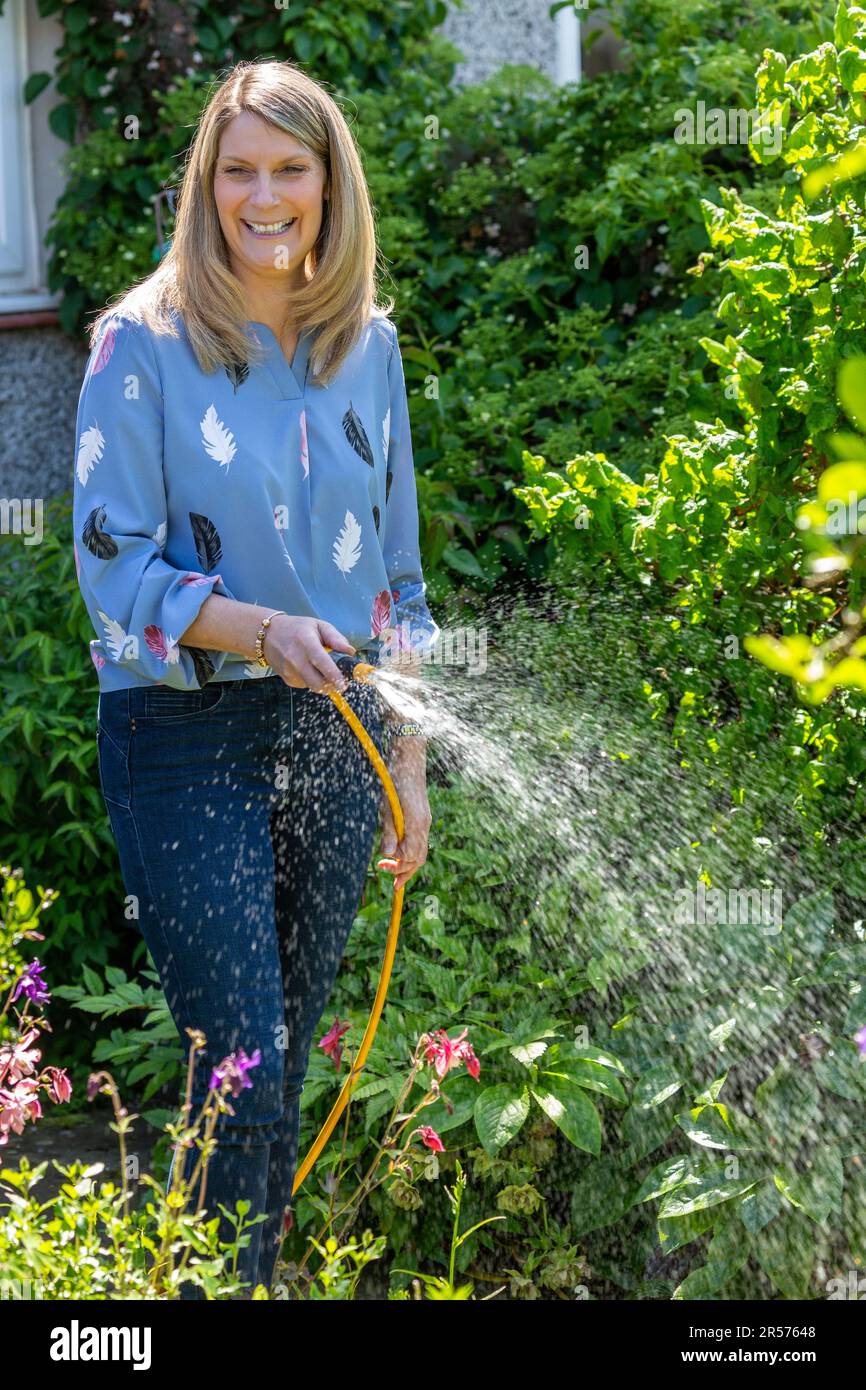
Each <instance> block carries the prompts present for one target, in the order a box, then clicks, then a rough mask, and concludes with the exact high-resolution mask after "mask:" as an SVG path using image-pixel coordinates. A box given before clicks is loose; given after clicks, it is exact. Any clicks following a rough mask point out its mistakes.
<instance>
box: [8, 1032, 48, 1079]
mask: <svg viewBox="0 0 866 1390" xmlns="http://www.w3.org/2000/svg"><path fill="white" fill-rule="evenodd" d="M38 1037H39V1029H38V1028H32V1029H31V1030H30V1032H29V1033H27V1034H25V1036H24V1037H23V1038H19V1039H18V1042H17V1043H4V1044H3V1046H2V1047H0V1082H2V1083H3V1084H4V1085H8V1084H9V1083H10V1082H15V1081H19V1080H20V1079H21V1077H23V1076H31V1075H32V1074H33V1073H34V1072H35V1071H36V1064H37V1062H38V1061H39V1059H40V1058H41V1056H42V1053H41V1051H40V1049H39V1048H38V1047H31V1046H30V1044H31V1043H32V1042H33V1039H34V1038H38Z"/></svg>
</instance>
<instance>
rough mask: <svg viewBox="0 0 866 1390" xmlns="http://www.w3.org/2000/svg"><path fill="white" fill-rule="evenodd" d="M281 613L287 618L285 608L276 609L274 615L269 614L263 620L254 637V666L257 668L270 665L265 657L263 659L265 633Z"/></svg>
mask: <svg viewBox="0 0 866 1390" xmlns="http://www.w3.org/2000/svg"><path fill="white" fill-rule="evenodd" d="M281 613H282V614H283V616H284V617H286V618H287V617H288V616H289V615H288V613H287V612H286V610H285V608H278V609H277V610H276V612H275V613H269V614H268V616H267V617H266V618H265V619H264V621H263V622H262V625H261V627H260V628H259V633H258V636H257V637H256V664H257V665H258V666H269V665H270V662H269V661H268V660H267V659H266V657H265V647H264V642H265V633H266V632H267V630H268V628H269V627H270V625H271V623H272V622H273V620H274V618H278V617H279V616H280V614H281Z"/></svg>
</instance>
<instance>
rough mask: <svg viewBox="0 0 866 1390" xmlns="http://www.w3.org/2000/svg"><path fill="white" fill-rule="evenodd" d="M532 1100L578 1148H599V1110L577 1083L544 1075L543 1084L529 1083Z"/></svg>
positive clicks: (599, 1150)
mask: <svg viewBox="0 0 866 1390" xmlns="http://www.w3.org/2000/svg"><path fill="white" fill-rule="evenodd" d="M531 1090H532V1094H533V1096H534V1097H535V1100H536V1101H537V1102H538V1104H539V1105H540V1106H541V1108H542V1110H543V1111H544V1113H545V1115H547V1117H548V1119H551V1120H553V1123H554V1124H555V1125H557V1126H558V1127H559V1129H561V1130H562V1132H563V1134H564V1135H565V1137H566V1139H569V1140H570V1141H571V1143H572V1144H574V1145H575V1146H576V1147H577V1148H578V1149H584V1150H586V1152H587V1153H591V1154H598V1153H600V1152H601V1121H600V1119H599V1117H598V1111H597V1110H596V1108H595V1106H594V1105H593V1103H592V1101H591V1100H590V1099H589V1097H588V1096H587V1095H586V1094H585V1093H584V1091H583V1090H582V1089H581V1087H580V1086H576V1085H575V1084H574V1083H573V1082H571V1081H565V1080H563V1079H561V1078H558V1077H557V1078H552V1077H546V1078H545V1085H544V1088H543V1089H542V1087H541V1086H538V1087H535V1086H533V1087H531Z"/></svg>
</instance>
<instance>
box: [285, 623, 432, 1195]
mask: <svg viewBox="0 0 866 1390" xmlns="http://www.w3.org/2000/svg"><path fill="white" fill-rule="evenodd" d="M326 650H328V651H329V650H330V648H326ZM374 670H375V667H373V666H369V665H367V664H366V663H363V662H359V663H358V664H357V665H356V666H355V667H354V668H353V670H352V677H353V678H354V679H355V680H362V681H366V680H367V679H368V677H369V675H370V673H371V672H372V671H374ZM324 693H325V694H326V695H329V696H330V698H331V699H332V700H333V702H334V704H335V705H336V706H337V709H338V710H339V711H340V713H341V714H342V716H343V718H344V719H345V720H346V722H347V723H348V724H349V725H350V726H351V728H352V729H353V730H354V732H355V733H356V734H357V736H358V738H359V739H360V741H361V744H362V746H363V748H364V749H365V751H366V753H367V756H368V757H369V759H370V762H371V763H372V764H373V766H374V768H375V769H376V771H377V772H378V774H379V776H380V778H381V779H382V785H383V786H384V788H385V794H386V796H387V797H388V802H389V804H390V806H391V814H392V816H393V817H394V829H395V830H396V832H397V843H398V844H399V843H400V841H401V840H402V838H403V834H404V829H405V827H404V823H403V808H402V806H401V805H400V800H399V798H398V796H397V791H396V789H395V787H394V783H393V781H392V780H391V774H390V772H389V771H388V769H387V767H386V766H385V764H384V762H383V760H382V758H381V756H380V754H379V750H378V748H377V747H376V745H375V743H374V742H373V740H372V739H371V738H370V735H369V734H368V733H367V730H366V729H365V728H364V726H363V724H362V723H361V721H360V719H359V718H358V716H357V715H356V714H355V711H354V710H353V709H352V708H351V707H350V706H349V705H348V704H347V703H346V701H345V700H344V699H343V697H342V695H340V694H339V693H338V692H337V691H331V690H327V691H325V692H324ZM404 890H405V884H401V886H400V887H399V888H398V889H396V890H395V892H394V903H393V906H392V908H391V921H390V923H389V926H388V939H387V941H386V943H385V959H384V961H383V962H382V970H381V972H380V974H379V986H378V988H377V990H376V998H375V1000H374V1001H373V1011H372V1013H371V1014H370V1018H369V1021H368V1023H367V1027H366V1029H365V1032H364V1036H363V1038H362V1039H361V1046H360V1047H359V1048H358V1052H357V1055H356V1057H355V1060H354V1063H353V1064H352V1068H351V1070H350V1072H349V1075H348V1076H347V1077H346V1080H345V1082H344V1083H343V1089H342V1091H341V1092H340V1094H339V1096H338V1097H337V1099H336V1101H335V1103H334V1107H333V1109H332V1111H331V1113H330V1115H329V1116H328V1118H327V1120H326V1121H325V1123H324V1124H323V1125H322V1128H321V1129H320V1130H319V1133H318V1135H317V1136H316V1140H315V1143H314V1144H313V1146H312V1148H311V1149H310V1151H309V1153H308V1154H307V1156H306V1158H305V1159H304V1161H303V1163H302V1164H301V1165H300V1166H299V1168H298V1170H297V1172H296V1174H295V1181H294V1184H293V1186H292V1196H293V1197H294V1195H295V1193H296V1192H297V1190H298V1188H299V1187H300V1186H301V1183H302V1182H303V1181H304V1178H305V1177H306V1176H307V1174H308V1173H309V1171H310V1169H311V1168H312V1166H313V1164H314V1163H315V1162H316V1159H317V1158H318V1157H319V1154H320V1153H321V1152H322V1149H323V1148H324V1147H325V1145H326V1144H327V1142H328V1139H329V1137H330V1135H331V1131H332V1130H333V1128H334V1125H335V1124H336V1123H337V1121H338V1120H339V1118H340V1116H341V1114H342V1113H343V1111H344V1110H345V1108H346V1106H347V1104H348V1102H349V1096H350V1095H351V1093H352V1091H353V1090H354V1088H355V1086H356V1085H357V1082H358V1077H359V1076H360V1074H361V1070H362V1068H363V1066H364V1062H365V1061H366V1060H367V1053H368V1052H369V1051H370V1048H371V1047H372V1045H373V1039H374V1037H375V1036H376V1029H377V1028H378V1026H379V1018H380V1017H381V1014H382V1009H383V1008H384V1005H385V996H386V994H387V993H388V983H389V981H390V979H391V969H392V966H393V964H394V956H395V955H396V952H397V937H398V935H399V932H400V917H401V914H402V912H403V893H404Z"/></svg>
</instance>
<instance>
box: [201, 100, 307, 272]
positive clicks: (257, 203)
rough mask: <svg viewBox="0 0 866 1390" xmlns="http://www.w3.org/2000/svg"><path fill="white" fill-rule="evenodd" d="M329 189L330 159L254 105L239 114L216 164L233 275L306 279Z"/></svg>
mask: <svg viewBox="0 0 866 1390" xmlns="http://www.w3.org/2000/svg"><path fill="white" fill-rule="evenodd" d="M327 192H328V189H327V177H326V173H325V168H324V165H323V164H322V162H321V161H320V160H319V159H317V158H316V156H315V155H314V154H313V153H312V152H311V151H310V150H308V149H307V148H306V146H304V145H301V144H299V143H298V141H297V140H296V139H295V138H294V137H293V136H291V135H287V134H286V133H285V131H282V130H280V129H278V128H277V127H276V126H273V125H271V124H270V123H269V122H268V121H264V120H262V119H261V117H259V116H254V115H252V114H251V113H250V112H248V111H243V112H241V114H240V115H239V116H235V117H234V119H233V120H232V121H230V122H229V124H228V125H227V126H226V127H225V129H224V130H223V132H222V135H221V137H220V144H219V155H218V158H217V162H216V166H215V168H214V199H215V201H216V205H217V212H218V214H219V219H220V225H221V227H222V231H223V236H224V237H225V239H226V244H227V245H228V248H229V256H230V259H231V263H232V268H233V269H234V271H235V274H236V275H238V277H239V278H240V279H244V278H246V277H245V275H244V271H246V272H247V277H248V276H249V275H250V274H252V275H254V276H256V277H259V276H261V275H267V276H269V277H279V279H280V280H281V281H282V280H283V279H284V277H285V276H286V275H288V276H289V278H290V281H291V282H292V283H293V284H294V285H296V286H298V287H301V286H303V285H304V284H305V283H306V280H305V278H304V262H305V260H306V257H307V254H308V252H309V251H310V250H311V249H312V247H313V246H314V245H315V242H316V238H317V236H318V235H319V231H320V228H321V225H322V216H323V211H324V208H323V197H324V196H327ZM290 220H291V226H289V227H285V225H284V224H285V223H286V222H288V221H290ZM251 224H252V225H251ZM275 224H278V225H276V227H275ZM263 228H267V229H268V230H263Z"/></svg>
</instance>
